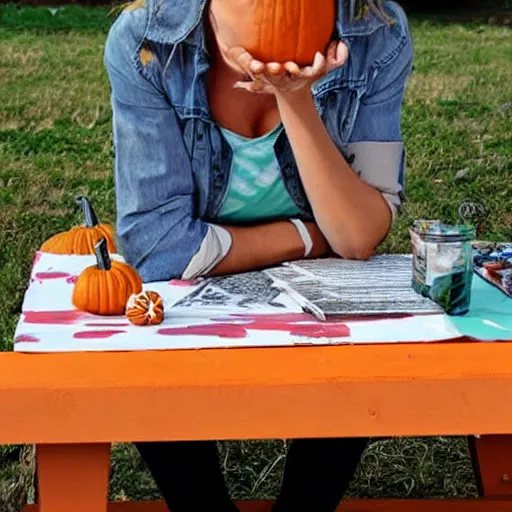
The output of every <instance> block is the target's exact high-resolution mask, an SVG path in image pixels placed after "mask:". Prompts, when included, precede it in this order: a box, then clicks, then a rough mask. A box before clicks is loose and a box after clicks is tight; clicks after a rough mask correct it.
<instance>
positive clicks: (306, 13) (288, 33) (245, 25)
mask: <svg viewBox="0 0 512 512" xmlns="http://www.w3.org/2000/svg"><path fill="white" fill-rule="evenodd" d="M212 8H213V13H214V16H215V15H216V11H218V13H219V18H220V19H218V20H217V21H218V22H219V25H221V24H226V26H229V30H230V31H231V32H232V33H234V34H235V35H236V38H237V39H238V40H239V41H238V42H239V44H240V45H241V46H243V47H244V48H245V49H246V50H247V51H249V53H251V54H252V56H253V57H254V58H255V59H258V60H260V61H262V62H265V63H267V62H281V63H284V62H287V61H293V62H296V63H297V64H299V65H301V66H305V65H311V64H312V63H313V60H314V57H315V54H316V52H321V53H324V54H325V51H326V49H327V46H328V44H329V42H330V40H331V37H332V35H333V31H334V24H335V17H336V6H335V0H214V3H213V6H212ZM219 28H220V30H222V26H221V27H219ZM226 43H228V44H229V42H227V41H226Z"/></svg>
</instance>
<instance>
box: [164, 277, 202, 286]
mask: <svg viewBox="0 0 512 512" xmlns="http://www.w3.org/2000/svg"><path fill="white" fill-rule="evenodd" d="M169 284H170V285H171V286H181V287H187V286H196V285H197V282H196V281H182V280H181V279H171V280H170V281H169Z"/></svg>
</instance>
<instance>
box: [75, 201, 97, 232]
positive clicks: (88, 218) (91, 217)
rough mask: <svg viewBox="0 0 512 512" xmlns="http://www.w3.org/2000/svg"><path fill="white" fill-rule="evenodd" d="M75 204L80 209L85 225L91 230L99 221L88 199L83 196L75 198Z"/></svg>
mask: <svg viewBox="0 0 512 512" xmlns="http://www.w3.org/2000/svg"><path fill="white" fill-rule="evenodd" d="M76 202H77V203H78V204H79V205H80V206H81V207H82V212H83V214H84V221H85V225H86V226H87V227H88V228H93V227H94V226H97V225H98V224H99V223H100V221H99V220H98V217H97V216H96V212H95V211H94V209H93V207H92V205H91V203H90V201H89V199H87V197H84V196H79V197H77V198H76Z"/></svg>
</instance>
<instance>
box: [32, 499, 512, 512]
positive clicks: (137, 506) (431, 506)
mask: <svg viewBox="0 0 512 512" xmlns="http://www.w3.org/2000/svg"><path fill="white" fill-rule="evenodd" d="M238 506H239V508H240V512H270V507H271V502H261V501H259V502H258V501H253V502H240V503H238ZM411 510H413V511H414V512H512V501H507V500H493V501H491V500H361V501H359V500H354V501H347V502H345V503H343V504H342V505H341V506H340V508H339V511H338V512H411ZM23 512H39V509H38V507H37V505H30V506H27V507H25V508H24V509H23ZM108 512H169V511H168V509H167V507H166V506H165V505H164V504H163V503H161V502H148V503H129V502H123V503H111V504H110V506H109V507H108ZM212 512H213V511H212Z"/></svg>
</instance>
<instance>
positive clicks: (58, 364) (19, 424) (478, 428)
mask: <svg viewBox="0 0 512 512" xmlns="http://www.w3.org/2000/svg"><path fill="white" fill-rule="evenodd" d="M511 403H512V343H471V342H469V341H465V340H461V341H460V342H454V343H432V344H430V343H428V344H396V345H353V346H324V347H292V348H268V349H264V348H258V349H229V350H199V351H164V352H128V353H71V354H69V353H68V354H38V355H27V354H19V353H4V354H0V410H1V416H0V443H1V444H18V443H19V444H32V443H34V444H36V445H37V457H38V482H39V504H38V505H30V506H27V507H26V508H25V511H24V512H37V511H39V512H106V511H107V510H108V512H165V511H166V508H165V506H164V504H163V503H138V504H137V503H114V504H111V505H109V506H107V487H108V477H109V462H110V460H109V456H110V444H111V443H112V442H130V441H154V440H211V439H220V440H227V439H230V440H231V439H275V438H298V437H301V438H302V437H333V436H345V437H357V436H370V437H390V436H435V435H457V436H460V435H463V436H466V435H478V436H481V437H479V438H475V442H474V443H473V449H474V454H475V457H474V458H475V461H476V465H477V467H478V471H477V474H478V479H479V485H480V489H481V495H482V499H481V500H468V501H462V500H460V501H454V500H447V501H435V502H431V501H427V500H420V501H413V502H411V501H407V500H405V501H396V500H375V501H374V500H369V501H357V500H356V501H348V502H346V503H344V504H343V505H342V506H341V509H340V510H341V511H343V512H370V511H371V512H391V511H393V512H405V511H410V510H415V511H417V512H426V511H434V510H436V511H440V512H443V511H450V512H453V511H458V510H460V511H462V510H464V511H470V512H471V511H475V512H476V511H481V512H483V511H485V512H506V511H512V436H509V435H508V434H512V408H511V407H510V404H511ZM240 506H241V510H242V511H243V512H263V511H268V510H269V507H270V504H269V503H263V502H251V503H244V504H241V505H240ZM212 512H213V511H212Z"/></svg>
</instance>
